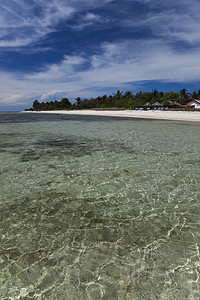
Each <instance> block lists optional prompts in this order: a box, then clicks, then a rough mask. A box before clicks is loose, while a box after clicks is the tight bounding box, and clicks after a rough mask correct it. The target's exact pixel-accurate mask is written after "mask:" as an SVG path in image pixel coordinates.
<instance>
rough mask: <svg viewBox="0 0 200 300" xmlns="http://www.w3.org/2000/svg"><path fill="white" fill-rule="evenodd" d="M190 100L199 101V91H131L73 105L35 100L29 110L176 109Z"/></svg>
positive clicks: (67, 102) (66, 99) (63, 101)
mask: <svg viewBox="0 0 200 300" xmlns="http://www.w3.org/2000/svg"><path fill="white" fill-rule="evenodd" d="M192 99H200V90H199V91H198V92H193V93H187V90H186V89H182V90H181V91H180V92H166V93H164V92H159V91H158V90H154V91H152V92H142V91H140V92H139V93H137V94H135V95H134V94H133V93H132V92H131V91H126V92H125V93H123V92H121V91H119V90H118V91H117V92H116V93H114V94H112V95H110V96H107V95H104V96H101V97H96V98H91V99H81V98H80V97H77V98H76V99H75V100H76V101H75V103H74V104H71V102H70V101H69V99H68V98H62V99H61V100H60V101H57V100H55V101H50V102H41V103H40V102H39V101H38V100H35V101H34V102H33V106H32V108H30V109H29V110H59V109H61V110H63V109H91V108H95V109H109V108H110V109H111V108H116V109H135V108H139V107H144V108H145V107H153V106H154V105H155V103H156V105H157V106H159V105H160V106H163V107H168V108H177V107H180V105H186V104H187V103H188V102H189V101H190V100H192Z"/></svg>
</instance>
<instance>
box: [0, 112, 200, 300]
mask: <svg viewBox="0 0 200 300" xmlns="http://www.w3.org/2000/svg"><path fill="white" fill-rule="evenodd" d="M0 146H1V147H0V165H1V171H0V176H1V178H0V180H1V181H0V182H1V186H0V216H1V226H0V230H1V250H0V251H1V253H0V254H1V256H0V270H1V271H0V299H27V300H28V299H52V300H57V299H58V300H60V299H63V300H66V299H67V300H84V299H88V300H90V299H92V300H96V299H98V300H99V299H107V300H112V299H114V300H115V299H120V300H125V299H128V300H135V299H136V300H143V299H145V300H149V299H159V300H160V299H167V300H168V299H169V300H174V299H178V300H180V299H191V300H192V299H199V271H200V269H199V268H200V267H199V252H200V246H199V241H200V239H199V235H200V230H199V225H200V221H199V216H200V204H199V199H200V184H199V183H200V156H199V150H200V123H199V122H173V121H158V120H157V121H156V120H141V119H124V118H111V117H109V118H106V117H91V116H90V117H89V116H88V117H86V116H85V117H84V116H67V115H56V114H55V115H48V114H39V115H37V114H31V113H26V114H22V113H18V114H15V113H10V114H6V113H1V114H0Z"/></svg>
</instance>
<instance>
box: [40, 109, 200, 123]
mask: <svg viewBox="0 0 200 300" xmlns="http://www.w3.org/2000/svg"><path fill="white" fill-rule="evenodd" d="M36 113H48V114H50V113H51V114H68V115H91V116H112V117H128V118H144V119H160V120H174V121H176V120H177V121H197V122H200V111H160V110H148V111H141V110H118V111H117V110H116V111H115V110H56V111H55V110H54V111H38V112H36Z"/></svg>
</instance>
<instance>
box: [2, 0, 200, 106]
mask: <svg viewBox="0 0 200 300" xmlns="http://www.w3.org/2000/svg"><path fill="white" fill-rule="evenodd" d="M199 12H200V1H199V0H190V1H188V0H176V1H174V0H137V1H135V0H120V1H119V0H114V1H111V0H101V1H100V0H48V1H46V0H6V1H1V2H0V78H1V79H0V91H1V92H0V110H21V109H24V108H27V107H31V105H32V102H33V100H34V99H38V100H39V101H47V100H55V99H57V100H60V99H61V98H62V97H68V98H69V99H70V100H73V99H75V98H76V97H78V96H80V97H81V98H90V97H95V96H99V95H104V94H112V93H113V92H115V91H116V90H117V89H120V90H123V91H127V90H131V91H132V92H133V93H136V92H138V91H140V90H142V91H151V90H152V89H158V90H159V91H161V90H163V91H164V92H165V91H170V90H175V91H179V90H180V89H182V88H186V89H187V90H188V91H193V90H199V89H200V34H199V32H200V18H199ZM72 102H73V101H72Z"/></svg>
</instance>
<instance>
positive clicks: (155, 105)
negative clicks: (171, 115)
mask: <svg viewBox="0 0 200 300" xmlns="http://www.w3.org/2000/svg"><path fill="white" fill-rule="evenodd" d="M151 106H152V107H153V108H154V109H163V104H162V103H160V102H157V101H156V102H155V103H153V104H151Z"/></svg>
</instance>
